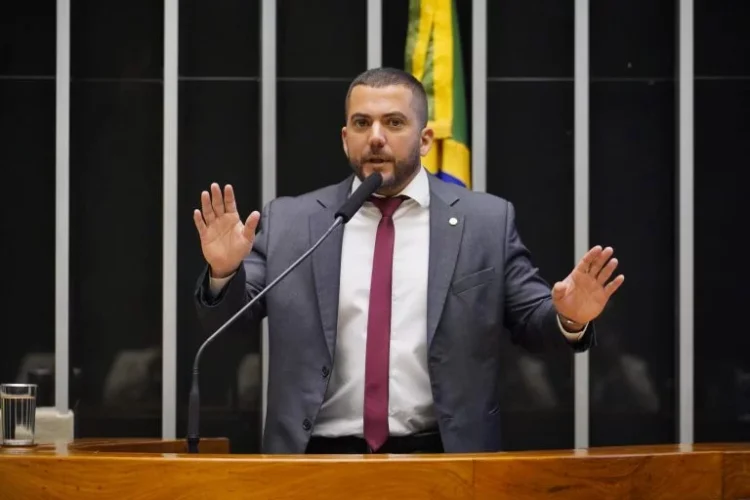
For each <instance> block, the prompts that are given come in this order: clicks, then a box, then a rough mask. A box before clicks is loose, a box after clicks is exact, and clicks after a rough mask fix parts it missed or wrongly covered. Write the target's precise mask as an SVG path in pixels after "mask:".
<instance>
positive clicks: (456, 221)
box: [448, 217, 458, 226]
mask: <svg viewBox="0 0 750 500" xmlns="http://www.w3.org/2000/svg"><path fill="white" fill-rule="evenodd" d="M448 224H450V225H451V226H455V225H456V224H458V219H456V218H455V217H451V218H450V219H448Z"/></svg>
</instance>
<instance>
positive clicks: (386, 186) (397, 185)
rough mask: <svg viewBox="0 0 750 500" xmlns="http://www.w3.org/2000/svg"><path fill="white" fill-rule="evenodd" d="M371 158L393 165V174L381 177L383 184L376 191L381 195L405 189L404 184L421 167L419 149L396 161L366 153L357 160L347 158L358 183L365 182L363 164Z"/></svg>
mask: <svg viewBox="0 0 750 500" xmlns="http://www.w3.org/2000/svg"><path fill="white" fill-rule="evenodd" d="M373 156H374V157H377V158H381V159H383V160H384V161H386V162H390V163H391V164H393V174H392V175H389V176H387V177H386V176H383V184H382V185H381V186H380V189H378V192H381V193H388V192H391V191H396V190H399V191H400V190H401V189H403V188H404V187H406V183H407V182H408V181H409V180H410V179H411V178H412V177H413V175H414V174H415V173H416V172H417V170H419V168H421V166H422V162H421V160H420V158H421V155H420V154H419V147H414V148H412V149H411V151H410V152H409V156H407V157H406V158H401V159H396V158H393V157H392V156H388V155H385V154H381V153H368V154H366V155H364V156H362V157H360V158H358V159H352V158H351V156H349V165H350V166H351V167H352V170H354V173H355V175H356V176H357V177H358V178H359V180H360V181H364V180H365V172H364V164H365V163H367V162H368V161H369V159H370V158H371V157H373ZM391 194H395V193H391Z"/></svg>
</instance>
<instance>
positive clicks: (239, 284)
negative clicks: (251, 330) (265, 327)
mask: <svg viewBox="0 0 750 500" xmlns="http://www.w3.org/2000/svg"><path fill="white" fill-rule="evenodd" d="M272 203H273V202H270V203H268V204H267V205H266V207H264V209H263V213H262V214H261V218H260V223H259V224H258V231H257V233H256V235H255V241H254V242H253V248H252V250H251V251H250V253H249V254H248V255H247V257H245V259H244V260H243V262H242V265H240V267H239V268H237V271H236V272H235V274H234V276H232V278H231V279H230V280H229V282H228V283H227V284H226V285H225V286H224V288H223V289H222V290H221V292H220V293H219V294H218V295H217V296H214V295H213V294H212V293H211V291H210V289H209V270H208V266H206V267H205V268H204V269H203V272H202V273H201V275H200V276H199V278H198V283H197V285H196V289H195V296H194V300H195V305H196V308H197V312H198V318H199V320H200V322H201V325H202V326H203V328H204V330H205V331H206V334H210V333H213V332H214V331H215V330H216V329H218V328H219V327H220V326H221V325H222V324H224V323H225V322H226V321H227V320H228V319H229V318H231V317H232V316H233V315H234V314H235V313H236V312H237V311H239V310H240V309H241V308H242V307H243V306H244V305H245V304H247V303H248V301H250V300H252V298H253V297H255V296H256V295H257V294H258V292H260V291H261V290H262V289H263V288H264V287H265V286H266V253H267V250H268V235H269V230H270V223H269V221H270V218H271V204H272ZM265 315H266V308H265V300H264V298H262V299H260V300H259V301H258V303H256V304H255V305H253V307H251V308H250V310H248V311H246V312H245V314H243V315H242V317H240V318H237V321H236V322H235V324H234V325H232V326H231V327H230V328H232V329H240V330H246V329H247V326H248V325H249V322H259V321H260V320H262V319H263V318H264V317H265Z"/></svg>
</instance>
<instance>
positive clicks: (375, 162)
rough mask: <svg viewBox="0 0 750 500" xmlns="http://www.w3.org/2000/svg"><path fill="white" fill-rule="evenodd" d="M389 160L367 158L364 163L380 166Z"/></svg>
mask: <svg viewBox="0 0 750 500" xmlns="http://www.w3.org/2000/svg"><path fill="white" fill-rule="evenodd" d="M388 162H389V160H388V159H387V158H368V159H367V160H366V161H365V163H372V164H374V165H380V164H383V163H388Z"/></svg>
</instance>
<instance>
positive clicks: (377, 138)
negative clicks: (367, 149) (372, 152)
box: [370, 122, 385, 148]
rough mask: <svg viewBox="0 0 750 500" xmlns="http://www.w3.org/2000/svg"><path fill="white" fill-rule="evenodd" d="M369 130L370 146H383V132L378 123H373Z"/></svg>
mask: <svg viewBox="0 0 750 500" xmlns="http://www.w3.org/2000/svg"><path fill="white" fill-rule="evenodd" d="M370 130H371V132H370V146H371V147H373V148H382V147H383V146H385V134H384V133H383V132H384V131H383V127H382V126H381V125H380V123H379V122H375V123H373V125H372V128H371V129H370Z"/></svg>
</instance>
